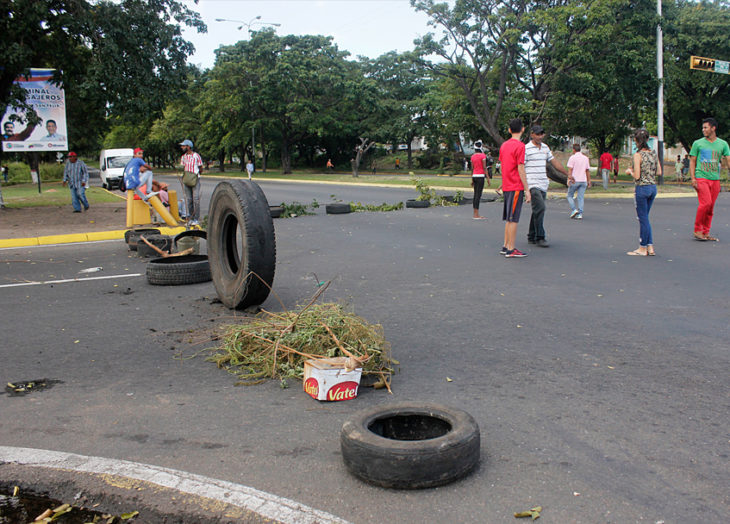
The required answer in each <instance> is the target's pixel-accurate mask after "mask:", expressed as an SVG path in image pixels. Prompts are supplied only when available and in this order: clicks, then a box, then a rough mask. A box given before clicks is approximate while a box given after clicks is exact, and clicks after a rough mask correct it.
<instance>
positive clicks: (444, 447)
mask: <svg viewBox="0 0 730 524" xmlns="http://www.w3.org/2000/svg"><path fill="white" fill-rule="evenodd" d="M479 446H480V435H479V426H478V425H477V423H476V421H475V420H474V417H472V416H471V415H470V414H468V413H467V412H465V411H462V410H460V409H456V408H451V407H448V406H444V405H441V404H431V403H417V402H402V403H397V404H390V405H385V406H375V407H372V408H368V409H365V410H363V411H360V412H358V413H356V414H355V415H354V416H353V417H352V418H351V419H350V420H347V421H346V422H345V423H344V424H343V426H342V431H341V432H340V447H341V450H342V459H343V460H344V462H345V466H346V467H347V469H348V471H350V473H352V474H353V475H355V476H356V477H358V478H359V479H361V480H364V481H365V482H368V483H370V484H375V485H377V486H382V487H385V488H395V489H421V488H430V487H435V486H441V485H443V484H447V483H449V482H452V481H454V480H457V479H459V478H462V477H464V476H466V475H468V474H469V473H470V472H471V471H473V470H474V468H476V467H477V465H478V464H479Z"/></svg>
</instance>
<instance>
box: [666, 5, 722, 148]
mask: <svg viewBox="0 0 730 524" xmlns="http://www.w3.org/2000/svg"><path fill="white" fill-rule="evenodd" d="M665 5H666V4H665ZM667 7H668V8H667V9H666V10H665V13H664V15H665V22H664V44H665V47H664V53H665V54H664V68H665V69H664V73H665V89H664V94H665V101H666V102H665V104H666V106H665V113H664V116H665V123H666V128H665V131H666V137H665V139H666V143H667V144H675V143H681V144H682V145H683V146H684V147H685V149H686V150H687V151H689V150H690V148H691V146H692V142H694V140H696V139H698V138H700V137H701V136H702V133H701V127H702V119H703V118H707V117H713V118H715V120H717V121H718V122H720V128H719V129H718V134H720V135H721V136H723V135H725V137H726V136H727V134H728V128H727V125H728V122H730V75H724V74H717V73H708V72H704V71H697V70H691V69H690V68H689V60H690V56H691V55H695V56H705V57H709V58H719V59H721V60H726V61H727V60H730V31H728V20H730V4H728V2H726V1H719V2H708V1H703V2H690V1H687V0H678V1H676V2H673V3H671V4H670V5H669V6H667Z"/></svg>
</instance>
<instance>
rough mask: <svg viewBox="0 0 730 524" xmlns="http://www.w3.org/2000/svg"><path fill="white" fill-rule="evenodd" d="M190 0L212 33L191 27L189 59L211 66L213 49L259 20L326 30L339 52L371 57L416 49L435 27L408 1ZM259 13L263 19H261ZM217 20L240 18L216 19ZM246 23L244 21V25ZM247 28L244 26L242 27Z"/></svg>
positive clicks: (297, 29)
mask: <svg viewBox="0 0 730 524" xmlns="http://www.w3.org/2000/svg"><path fill="white" fill-rule="evenodd" d="M185 3H186V4H187V5H189V6H190V7H191V8H193V9H195V10H196V11H198V12H199V13H200V14H201V16H202V18H203V21H204V22H205V23H206V24H207V25H208V33H206V34H198V33H196V32H194V31H186V32H185V37H186V39H187V40H189V41H191V42H192V43H193V44H194V45H195V49H196V52H195V54H194V55H193V56H192V57H191V58H190V62H191V63H193V64H196V65H200V66H202V67H204V68H210V67H212V66H213V63H214V61H215V55H214V51H215V49H217V48H218V47H219V46H221V45H230V44H233V43H235V42H237V41H239V40H243V39H246V38H248V31H247V28H246V25H245V23H248V22H252V21H253V23H252V29H256V28H261V27H262V25H261V24H260V22H270V23H277V24H281V26H279V27H277V28H276V32H277V34H279V35H288V34H296V35H302V34H321V35H328V36H332V37H333V38H334V42H335V43H336V44H337V46H338V48H339V49H340V50H345V51H349V52H350V54H352V55H353V56H357V55H364V56H368V57H371V58H375V57H377V56H380V55H382V54H383V53H387V52H388V51H393V50H395V51H398V52H404V51H409V50H411V49H413V40H414V39H415V38H418V37H419V36H421V35H424V34H426V33H428V32H434V29H433V28H431V27H429V26H428V25H427V20H428V19H427V17H426V15H425V14H423V13H420V12H417V11H415V10H414V9H413V8H412V7H411V5H410V2H409V1H408V0H200V1H199V2H198V4H197V5H195V4H194V3H193V2H192V0H185ZM257 16H260V17H261V18H260V19H259V20H256V17H257ZM216 18H226V19H230V20H238V21H240V22H216V21H215V19H216ZM241 22H243V23H241ZM241 26H243V27H242V28H241V29H240V30H239V29H238V27H241Z"/></svg>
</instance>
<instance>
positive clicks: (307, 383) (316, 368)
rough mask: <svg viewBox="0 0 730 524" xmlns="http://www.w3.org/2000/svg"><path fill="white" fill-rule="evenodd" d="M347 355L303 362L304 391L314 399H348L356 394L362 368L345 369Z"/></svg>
mask: <svg viewBox="0 0 730 524" xmlns="http://www.w3.org/2000/svg"><path fill="white" fill-rule="evenodd" d="M348 360H349V359H348V357H334V358H323V359H311V360H306V361H305V362H304V391H305V393H307V394H308V395H309V396H311V397H312V398H313V399H316V400H331V401H339V400H350V399H352V398H355V397H356V396H357V388H358V387H359V386H360V377H361V376H362V368H356V369H353V370H351V371H348V370H346V369H345V366H346V364H347V361H348Z"/></svg>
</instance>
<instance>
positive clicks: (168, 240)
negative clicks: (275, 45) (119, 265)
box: [137, 235, 172, 258]
mask: <svg viewBox="0 0 730 524" xmlns="http://www.w3.org/2000/svg"><path fill="white" fill-rule="evenodd" d="M143 238H144V240H146V241H147V242H149V243H150V244H152V245H153V246H155V247H156V248H158V249H161V250H162V251H168V252H169V251H170V249H171V248H172V237H171V236H168V235H142V236H141V237H140V239H139V240H138V241H137V256H138V257H146V258H149V257H159V256H160V254H159V253H158V252H157V251H155V250H154V249H152V248H151V247H150V246H148V245H147V244H145V242H144V240H142V239H143Z"/></svg>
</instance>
